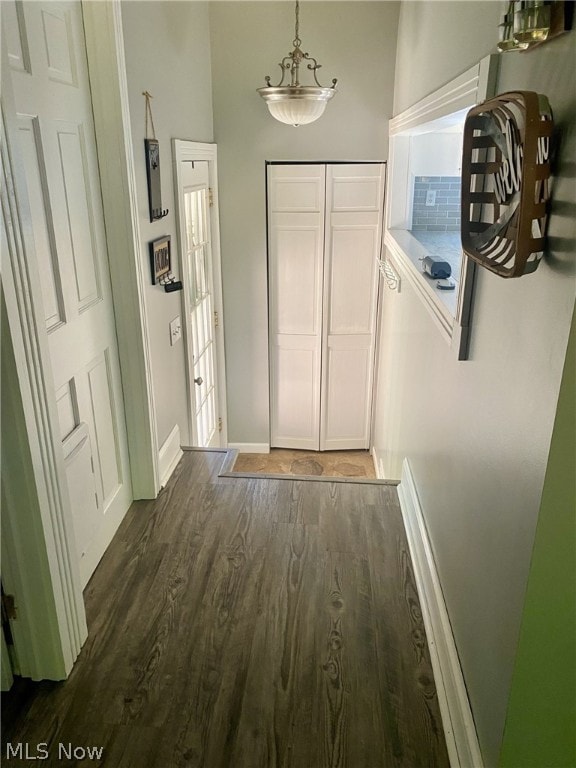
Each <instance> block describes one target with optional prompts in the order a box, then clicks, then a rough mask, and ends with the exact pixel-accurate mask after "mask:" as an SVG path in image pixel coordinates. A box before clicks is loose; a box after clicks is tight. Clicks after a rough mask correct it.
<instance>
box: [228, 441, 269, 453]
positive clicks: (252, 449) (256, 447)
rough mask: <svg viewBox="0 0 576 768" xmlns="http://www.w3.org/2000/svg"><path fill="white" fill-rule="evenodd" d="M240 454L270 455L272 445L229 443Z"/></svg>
mask: <svg viewBox="0 0 576 768" xmlns="http://www.w3.org/2000/svg"><path fill="white" fill-rule="evenodd" d="M228 448H234V449H235V450H237V451H238V453H270V443H228Z"/></svg>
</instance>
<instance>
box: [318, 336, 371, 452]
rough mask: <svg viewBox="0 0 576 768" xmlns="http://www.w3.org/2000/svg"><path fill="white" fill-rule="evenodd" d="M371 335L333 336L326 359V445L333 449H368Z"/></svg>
mask: <svg viewBox="0 0 576 768" xmlns="http://www.w3.org/2000/svg"><path fill="white" fill-rule="evenodd" d="M371 367H372V345H371V337H370V336H369V335H368V336H360V335H356V336H348V337H346V336H340V337H334V338H333V339H332V340H331V343H330V345H329V348H328V353H327V360H326V376H327V395H326V401H325V406H324V413H325V433H324V435H323V438H324V441H325V444H328V446H329V448H330V449H331V450H352V449H355V448H358V449H362V448H366V447H367V446H366V444H365V442H366V435H365V433H366V417H367V414H369V413H370V402H371V390H370V387H369V384H370V380H371Z"/></svg>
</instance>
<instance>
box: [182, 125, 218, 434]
mask: <svg viewBox="0 0 576 768" xmlns="http://www.w3.org/2000/svg"><path fill="white" fill-rule="evenodd" d="M172 161H173V165H174V199H175V200H176V201H178V205H179V210H178V215H177V216H176V222H177V231H178V241H179V243H182V242H183V232H182V224H183V221H184V212H183V208H182V200H181V197H182V196H181V194H180V188H181V184H182V174H181V170H180V164H181V163H182V162H186V161H188V162H195V161H196V162H201V161H206V162H207V163H208V178H209V186H210V189H211V191H212V205H211V206H210V208H209V212H210V230H211V238H212V244H211V245H212V247H211V251H212V277H213V282H214V285H213V288H214V295H213V299H214V311H215V312H217V313H218V317H219V325H218V327H217V328H216V329H215V331H216V333H215V336H214V338H215V342H216V369H217V371H218V382H217V387H218V403H219V412H220V413H219V415H220V418H221V419H222V430H221V432H220V448H226V447H227V446H228V417H227V407H226V361H225V355H224V312H223V294H222V260H221V254H220V216H219V207H218V149H217V145H216V144H208V143H204V142H199V141H184V140H182V139H173V140H172ZM179 250H180V249H179ZM180 266H181V267H182V265H180ZM187 325H188V324H187V323H185V332H186V328H187ZM186 354H188V353H186ZM186 370H187V371H189V370H190V365H189V361H188V360H187V361H186ZM191 386H192V384H191V382H190V381H188V391H189V388H190V387H191ZM188 406H189V410H190V403H189V404H188ZM192 418H193V417H192V416H190V423H191V422H192ZM190 429H191V431H190V434H191V435H192V434H193V431H192V426H191V428H190Z"/></svg>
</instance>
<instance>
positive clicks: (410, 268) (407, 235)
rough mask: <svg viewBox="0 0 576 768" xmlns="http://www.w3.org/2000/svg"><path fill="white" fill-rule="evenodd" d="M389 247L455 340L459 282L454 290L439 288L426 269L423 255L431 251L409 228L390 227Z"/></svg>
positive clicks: (447, 334)
mask: <svg viewBox="0 0 576 768" xmlns="http://www.w3.org/2000/svg"><path fill="white" fill-rule="evenodd" d="M384 242H385V244H386V247H387V248H388V250H389V251H390V254H391V255H392V257H393V259H394V261H395V262H396V264H397V265H398V267H399V268H400V269H401V270H402V272H403V274H404V275H405V276H406V278H407V280H408V282H409V283H410V284H411V285H412V287H413V288H414V289H415V291H416V293H417V294H418V296H419V298H420V299H421V300H422V301H423V303H424V305H425V306H426V309H427V310H428V311H429V313H430V315H431V316H432V319H433V320H434V322H435V323H436V325H437V326H438V327H439V329H440V331H441V332H442V335H443V336H444V338H445V339H446V341H447V342H448V343H449V344H451V343H452V337H453V332H454V325H455V318H456V312H457V303H458V284H457V286H456V288H455V289H454V290H453V291H442V290H440V289H439V288H436V280H434V279H432V278H429V277H427V276H426V275H425V274H424V273H423V272H422V266H421V261H420V260H421V259H423V258H425V257H426V256H428V255H429V251H428V250H427V249H426V247H425V246H424V245H422V243H420V242H419V241H418V240H417V239H416V238H415V237H414V235H413V234H412V233H411V232H410V231H408V230H406V229H387V230H386V234H385V237H384Z"/></svg>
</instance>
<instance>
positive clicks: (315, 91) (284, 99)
mask: <svg viewBox="0 0 576 768" xmlns="http://www.w3.org/2000/svg"><path fill="white" fill-rule="evenodd" d="M299 16H300V2H299V0H296V26H295V37H294V40H293V43H292V44H293V45H294V50H293V51H292V52H291V53H289V54H288V56H285V57H284V58H283V59H282V62H281V63H280V64H279V65H278V66H279V67H280V69H281V70H282V79H281V80H280V82H279V83H278V85H270V76H269V75H268V76H267V77H266V78H265V79H266V87H264V88H258V93H259V94H260V96H262V98H263V99H264V101H265V102H266V104H267V105H268V109H269V111H270V114H271V115H272V117H275V118H276V120H279V121H280V122H281V123H287V124H288V125H294V126H298V125H305V124H306V123H313V122H314V120H318V118H319V117H320V116H321V115H322V114H323V113H324V110H325V109H326V103H327V102H328V101H329V100H330V99H331V98H332V97H333V96H334V94H335V93H336V83H337V82H338V81H337V80H332V85H331V86H330V87H329V88H324V87H323V86H321V85H320V83H319V82H318V78H317V76H316V70H318V69H320V67H321V64H318V62H317V61H316V59H315V58H313V57H312V56H309V55H308V54H307V53H303V51H302V49H301V47H300V46H301V45H302V41H301V40H300V37H299V32H300V18H299ZM302 62H309V63H307V68H308V69H309V70H311V72H312V75H313V76H314V81H315V83H316V85H301V83H300V80H299V76H300V65H301V64H302ZM287 72H290V84H289V85H284V78H285V77H286V73H287Z"/></svg>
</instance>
